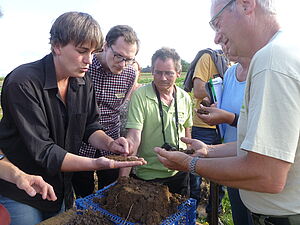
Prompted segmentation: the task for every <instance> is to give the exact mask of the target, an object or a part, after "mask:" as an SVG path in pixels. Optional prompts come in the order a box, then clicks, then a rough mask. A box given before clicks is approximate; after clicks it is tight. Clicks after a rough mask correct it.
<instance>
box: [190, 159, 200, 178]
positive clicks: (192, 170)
mask: <svg viewBox="0 0 300 225" xmlns="http://www.w3.org/2000/svg"><path fill="white" fill-rule="evenodd" d="M199 159H200V158H199V157H193V159H192V160H191V162H190V164H189V171H190V173H191V174H193V175H195V176H199V174H197V173H196V164H197V161H198V160H199Z"/></svg>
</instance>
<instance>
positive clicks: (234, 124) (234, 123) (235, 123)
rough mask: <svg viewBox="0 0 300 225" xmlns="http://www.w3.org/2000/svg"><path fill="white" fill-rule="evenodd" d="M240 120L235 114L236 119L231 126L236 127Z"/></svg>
mask: <svg viewBox="0 0 300 225" xmlns="http://www.w3.org/2000/svg"><path fill="white" fill-rule="evenodd" d="M238 120H239V115H238V114H236V113H235V114H234V119H233V121H232V123H231V124H230V126H232V127H236V126H237V123H238Z"/></svg>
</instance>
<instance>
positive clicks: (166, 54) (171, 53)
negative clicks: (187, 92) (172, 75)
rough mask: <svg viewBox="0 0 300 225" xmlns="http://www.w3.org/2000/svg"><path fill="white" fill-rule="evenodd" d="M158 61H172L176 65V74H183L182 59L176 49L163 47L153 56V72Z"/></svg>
mask: <svg viewBox="0 0 300 225" xmlns="http://www.w3.org/2000/svg"><path fill="white" fill-rule="evenodd" d="M157 59H161V60H163V61H165V60H166V59H172V60H173V62H174V64H175V70H176V72H178V73H179V72H181V67H182V66H181V58H180V56H179V54H178V53H177V52H176V50H175V49H174V48H168V47H162V48H161V49H158V50H157V51H156V52H155V53H154V54H153V56H152V59H151V67H152V68H151V69H152V71H153V69H154V64H155V62H156V60H157Z"/></svg>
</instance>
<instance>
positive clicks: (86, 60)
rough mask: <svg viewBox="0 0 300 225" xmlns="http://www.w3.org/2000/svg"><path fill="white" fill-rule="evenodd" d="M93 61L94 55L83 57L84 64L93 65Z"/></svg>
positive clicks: (89, 54)
mask: <svg viewBox="0 0 300 225" xmlns="http://www.w3.org/2000/svg"><path fill="white" fill-rule="evenodd" d="M92 60H93V54H91V53H88V54H87V55H85V56H84V57H83V62H84V63H85V64H89V65H90V64H92Z"/></svg>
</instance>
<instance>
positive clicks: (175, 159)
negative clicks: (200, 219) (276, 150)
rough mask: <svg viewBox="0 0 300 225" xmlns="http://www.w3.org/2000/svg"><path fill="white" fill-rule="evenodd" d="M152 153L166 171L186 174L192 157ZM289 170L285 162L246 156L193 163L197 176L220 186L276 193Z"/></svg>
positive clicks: (209, 159) (254, 155) (178, 154)
mask: <svg viewBox="0 0 300 225" xmlns="http://www.w3.org/2000/svg"><path fill="white" fill-rule="evenodd" d="M155 151H156V152H157V153H158V158H159V160H160V162H161V163H163V164H164V165H165V166H166V167H168V168H169V169H176V170H181V171H189V164H190V162H191V160H192V157H191V156H188V155H186V154H184V153H182V152H167V151H165V150H164V149H161V148H155ZM290 166H291V164H290V163H288V162H285V161H282V160H278V159H275V158H271V157H268V156H263V155H260V154H256V153H253V152H248V154H246V155H244V156H236V157H227V158H200V159H199V160H198V161H197V163H196V172H197V173H198V174H199V175H201V176H203V177H206V178H208V179H210V180H212V181H214V182H217V183H220V184H222V185H226V186H230V187H235V188H242V189H246V190H250V191H257V192H266V193H279V192H281V191H282V190H283V188H284V186H285V182H286V178H287V174H288V171H289V169H290ZM262 171H263V172H262Z"/></svg>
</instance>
